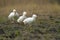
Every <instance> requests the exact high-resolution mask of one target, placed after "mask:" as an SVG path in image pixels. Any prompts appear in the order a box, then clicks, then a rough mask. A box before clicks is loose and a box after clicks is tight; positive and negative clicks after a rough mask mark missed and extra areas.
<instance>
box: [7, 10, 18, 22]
mask: <svg viewBox="0 0 60 40" xmlns="http://www.w3.org/2000/svg"><path fill="white" fill-rule="evenodd" d="M15 16H17V17H18V16H19V14H18V13H17V12H16V10H15V9H13V12H11V13H10V14H9V16H8V19H9V20H10V21H14V20H15V18H14V17H15Z"/></svg>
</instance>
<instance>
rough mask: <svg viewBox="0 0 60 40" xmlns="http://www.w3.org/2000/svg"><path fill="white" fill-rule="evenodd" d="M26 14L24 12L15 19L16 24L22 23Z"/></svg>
mask: <svg viewBox="0 0 60 40" xmlns="http://www.w3.org/2000/svg"><path fill="white" fill-rule="evenodd" d="M26 14H27V12H25V11H24V12H23V15H22V16H20V17H19V18H18V19H17V22H18V23H21V22H23V20H24V19H26Z"/></svg>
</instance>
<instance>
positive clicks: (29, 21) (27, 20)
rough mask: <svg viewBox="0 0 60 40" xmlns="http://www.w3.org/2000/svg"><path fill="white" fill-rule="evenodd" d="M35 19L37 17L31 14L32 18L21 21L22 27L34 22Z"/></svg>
mask: <svg viewBox="0 0 60 40" xmlns="http://www.w3.org/2000/svg"><path fill="white" fill-rule="evenodd" d="M36 17H37V15H35V14H33V16H32V17H29V18H26V19H25V20H24V21H23V23H24V25H26V24H28V25H30V24H32V23H33V22H34V21H35V20H36Z"/></svg>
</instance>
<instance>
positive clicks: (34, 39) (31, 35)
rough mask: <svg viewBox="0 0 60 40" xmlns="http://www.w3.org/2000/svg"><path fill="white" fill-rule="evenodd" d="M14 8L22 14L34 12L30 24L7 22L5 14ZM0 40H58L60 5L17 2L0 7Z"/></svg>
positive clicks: (59, 39)
mask: <svg viewBox="0 0 60 40" xmlns="http://www.w3.org/2000/svg"><path fill="white" fill-rule="evenodd" d="M14 8H15V9H16V10H17V12H18V13H19V14H20V15H22V12H23V11H27V16H32V14H36V15H37V16H38V17H37V20H36V23H34V24H32V26H24V25H21V24H19V25H18V24H16V23H14V24H11V23H7V20H8V18H7V16H8V15H9V13H10V12H11V11H12V10H13V9H14ZM0 29H1V30H0V31H2V32H1V33H0V40H60V5H58V4H36V3H29V4H20V5H19V4H17V5H8V6H4V7H0Z"/></svg>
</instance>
